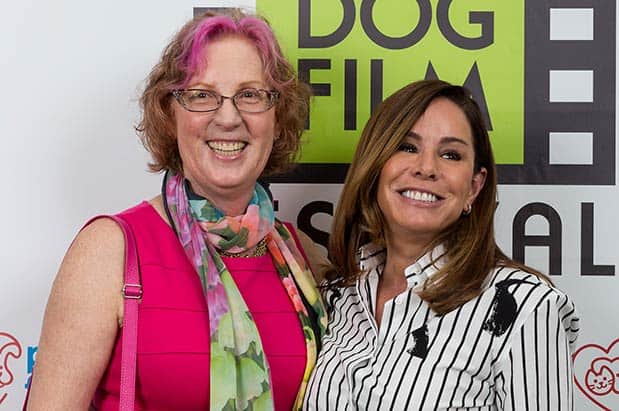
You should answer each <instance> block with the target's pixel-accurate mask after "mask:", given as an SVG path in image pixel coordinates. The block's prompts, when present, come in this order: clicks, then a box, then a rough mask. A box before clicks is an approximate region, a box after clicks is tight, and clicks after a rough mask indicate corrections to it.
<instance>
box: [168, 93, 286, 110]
mask: <svg viewBox="0 0 619 411" xmlns="http://www.w3.org/2000/svg"><path fill="white" fill-rule="evenodd" d="M250 89H251V90H257V91H263V92H265V93H266V94H267V96H268V97H269V106H268V107H267V108H266V109H265V110H261V111H247V110H242V109H240V108H238V107H237V105H236V102H235V101H234V98H235V97H236V96H238V95H239V94H240V93H242V92H243V91H247V90H248V89H243V90H240V91H239V92H237V93H236V94H234V95H232V96H224V95H223V94H219V93H218V92H216V91H213V90H208V89H203V88H181V89H174V90H172V91H171V92H170V94H171V95H172V96H174V98H175V99H176V101H177V102H178V104H180V105H181V107H183V108H184V109H185V110H187V111H190V112H192V113H210V112H213V111H217V110H219V109H220V108H221V106H222V105H223V104H224V100H226V99H228V100H230V101H231V102H232V105H233V106H234V108H235V109H237V111H239V112H240V113H265V112H267V111H269V110H270V109H272V108H273V106H275V104H277V101H278V100H279V91H277V90H265V89H262V88H250ZM186 91H207V92H210V93H214V94H215V95H216V96H217V107H215V108H212V109H210V110H192V109H190V108H188V107H187V106H186V105H185V103H184V102H183V99H182V96H183V94H182V93H184V92H186Z"/></svg>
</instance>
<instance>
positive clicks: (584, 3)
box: [498, 0, 616, 185]
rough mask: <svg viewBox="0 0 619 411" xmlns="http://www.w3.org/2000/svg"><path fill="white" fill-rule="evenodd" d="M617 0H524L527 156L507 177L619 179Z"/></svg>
mask: <svg viewBox="0 0 619 411" xmlns="http://www.w3.org/2000/svg"><path fill="white" fill-rule="evenodd" d="M615 8H616V4H615V1H614V0H612V1H609V0H597V1H593V0H525V93H524V95H525V119H524V121H525V124H524V125H525V127H524V130H525V135H524V164H523V165H499V167H498V168H499V179H500V182H501V183H503V184H550V185H614V184H615V68H616V67H615V66H616V63H615V42H616V32H615V20H616V14H615V12H616V11H615Z"/></svg>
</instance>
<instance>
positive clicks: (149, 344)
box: [93, 202, 306, 411]
mask: <svg viewBox="0 0 619 411" xmlns="http://www.w3.org/2000/svg"><path fill="white" fill-rule="evenodd" d="M121 214H122V216H123V217H124V218H125V219H126V221H127V222H128V223H129V224H130V225H131V227H132V229H133V231H134V233H135V237H136V242H137V249H138V254H139V264H140V270H141V276H142V285H143V289H144V297H143V299H142V301H141V303H140V305H139V321H138V353H137V356H138V359H137V384H136V410H149V411H163V410H170V411H171V410H183V411H194V410H195V411H198V410H199V411H204V410H208V409H209V390H210V386H209V364H210V356H209V351H210V349H209V347H210V338H209V331H208V330H209V320H208V308H207V306H206V301H205V298H204V295H203V293H202V286H201V284H200V280H199V278H198V275H197V274H196V272H195V269H194V267H193V266H192V265H191V263H190V262H189V261H188V259H187V257H186V256H185V252H184V250H183V248H182V247H181V245H180V243H179V241H178V239H177V237H176V234H175V233H174V232H173V230H172V229H171V228H170V227H169V226H168V225H167V224H166V222H165V221H163V220H162V219H161V217H160V216H159V214H158V213H157V211H156V210H155V209H154V208H153V207H152V206H151V205H150V204H149V203H147V202H143V203H141V204H139V205H138V206H136V207H134V208H131V209H129V210H127V211H124V212H123V213H121ZM224 262H225V263H226V266H227V267H228V269H229V271H230V273H231V274H232V277H233V278H234V280H235V282H236V283H237V286H238V288H239V290H240V292H241V294H242V295H243V298H244V299H245V302H246V303H247V306H248V308H249V310H250V312H251V313H252V315H253V316H254V319H255V321H256V324H257V326H258V331H259V333H260V337H261V340H262V345H263V347H264V351H265V354H266V357H267V360H268V363H269V365H270V367H271V380H272V388H273V397H274V403H275V409H276V410H282V411H283V410H290V409H291V408H292V405H293V403H294V399H295V397H296V394H297V391H298V389H299V386H300V384H301V380H302V378H303V372H304V370H305V361H306V351H305V340H304V337H303V331H302V329H301V325H300V322H299V318H298V317H297V314H296V312H295V310H294V307H293V305H292V302H291V301H290V299H289V298H288V295H287V294H286V290H285V288H284V286H283V285H282V283H281V281H280V279H279V276H278V274H277V272H276V270H275V267H274V265H273V262H272V260H271V257H270V256H269V255H268V254H267V255H265V256H261V257H252V258H224ZM121 333H122V331H121V332H120V333H119V336H118V337H117V340H116V344H115V347H114V350H113V352H112V357H111V359H110V363H109V365H108V368H107V370H106V372H105V374H104V376H103V378H102V379H101V382H100V384H99V387H98V388H97V391H96V393H95V397H94V399H93V405H94V406H95V408H96V409H97V410H100V411H112V410H114V411H116V410H118V394H119V381H120V353H121Z"/></svg>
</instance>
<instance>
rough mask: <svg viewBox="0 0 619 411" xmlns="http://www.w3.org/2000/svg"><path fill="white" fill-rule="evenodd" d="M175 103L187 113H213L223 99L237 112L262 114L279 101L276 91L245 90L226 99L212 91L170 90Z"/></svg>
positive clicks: (196, 89)
mask: <svg viewBox="0 0 619 411" xmlns="http://www.w3.org/2000/svg"><path fill="white" fill-rule="evenodd" d="M172 95H173V96H174V98H176V101H178V103H179V104H180V105H181V106H183V108H184V109H185V110H187V111H194V112H198V113H205V112H208V111H215V110H217V109H218V108H219V107H221V105H222V104H223V103H224V99H227V98H228V99H230V100H232V104H234V107H236V109H237V110H238V111H242V112H245V113H262V112H264V111H267V110H269V109H270V108H271V107H273V106H274V105H275V103H277V100H278V99H279V92H278V91H269V90H263V89H256V88H246V89H243V90H241V91H239V92H238V93H236V94H235V95H233V96H231V97H228V96H222V95H221V94H219V93H217V92H215V91H213V90H204V89H198V88H189V89H179V90H172Z"/></svg>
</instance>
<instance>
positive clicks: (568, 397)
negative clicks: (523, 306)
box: [495, 292, 578, 411]
mask: <svg viewBox="0 0 619 411" xmlns="http://www.w3.org/2000/svg"><path fill="white" fill-rule="evenodd" d="M577 332H578V317H577V316H576V313H575V309H574V305H573V303H572V301H571V300H569V298H568V297H567V296H566V295H564V294H561V293H558V292H557V293H553V294H551V295H550V296H549V297H548V298H546V299H545V300H543V301H542V302H540V304H539V305H538V306H537V308H536V310H535V311H534V312H533V313H532V314H531V315H530V316H529V317H528V318H527V320H526V321H525V323H524V325H523V326H522V328H521V329H520V330H519V332H517V333H516V334H515V335H514V336H513V338H512V340H511V349H510V350H509V352H508V353H507V354H506V355H505V358H504V359H502V360H501V361H500V362H499V364H498V367H497V368H496V370H497V373H496V374H495V383H496V385H495V392H496V394H497V395H496V399H495V404H496V405H497V407H498V409H500V410H523V409H529V410H548V411H553V410H566V411H569V410H573V409H574V398H573V397H574V395H573V394H574V393H573V372H572V361H571V356H572V351H573V345H574V343H575V340H576V334H577Z"/></svg>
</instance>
